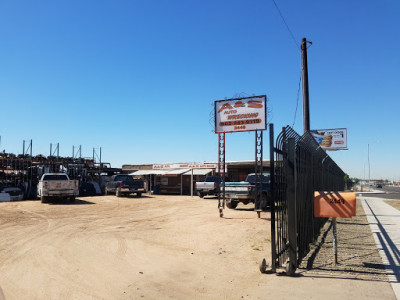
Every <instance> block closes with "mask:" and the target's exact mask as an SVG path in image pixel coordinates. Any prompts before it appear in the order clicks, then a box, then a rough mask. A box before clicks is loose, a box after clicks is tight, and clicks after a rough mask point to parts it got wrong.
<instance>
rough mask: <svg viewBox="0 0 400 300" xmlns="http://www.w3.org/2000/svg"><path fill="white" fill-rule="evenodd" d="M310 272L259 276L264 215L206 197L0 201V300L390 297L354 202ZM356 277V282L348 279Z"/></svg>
mask: <svg viewBox="0 0 400 300" xmlns="http://www.w3.org/2000/svg"><path fill="white" fill-rule="evenodd" d="M338 223H339V224H338V232H339V262H340V265H339V266H333V265H332V263H330V261H331V259H332V249H331V243H330V242H331V237H330V234H331V231H327V232H328V233H327V236H326V239H325V243H323V244H322V246H321V249H320V251H319V253H318V255H317V256H316V259H315V260H314V263H313V269H312V270H311V271H308V270H307V269H306V268H305V267H303V268H302V269H299V270H298V272H297V274H298V276H296V277H286V276H276V275H266V274H261V273H260V272H259V269H258V265H259V263H260V262H261V260H262V259H263V258H266V259H267V261H268V262H270V260H271V258H270V257H271V256H270V253H271V250H270V230H269V229H270V215H269V213H263V214H262V216H261V219H258V218H257V214H256V213H255V212H254V211H253V210H252V207H251V206H238V209H236V210H229V209H226V210H225V213H224V218H219V213H218V209H217V200H216V199H207V198H206V199H200V198H198V197H193V198H191V197H188V196H160V195H151V196H149V195H147V196H144V197H142V198H136V197H132V198H116V197H115V196H100V197H86V198H80V199H78V200H77V202H76V204H69V203H54V204H42V203H40V201H21V202H4V203H0V233H1V235H0V299H2V298H3V299H4V298H6V299H143V298H144V299H146V298H147V299H266V298H268V299H269V298H272V299H274V298H281V299H306V298H307V299H310V298H318V299H319V298H326V299H341V300H342V299H344V298H346V299H351V298H355V299H373V300H375V299H395V298H394V294H393V291H392V289H391V287H390V284H389V283H388V282H386V277H385V275H384V270H383V268H381V260H380V257H379V256H378V254H377V250H376V247H375V246H374V241H373V238H372V235H371V232H370V231H369V227H368V225H367V223H366V219H365V216H364V214H363V211H362V208H361V207H358V216H357V217H356V218H353V219H351V220H343V221H339V222H338ZM349 279H350V280H349ZM354 279H359V280H354Z"/></svg>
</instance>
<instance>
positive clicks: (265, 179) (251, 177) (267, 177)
mask: <svg viewBox="0 0 400 300" xmlns="http://www.w3.org/2000/svg"><path fill="white" fill-rule="evenodd" d="M269 181H270V175H269V174H263V175H262V182H263V183H269ZM247 182H249V183H251V184H254V183H256V175H254V174H253V175H249V176H247Z"/></svg>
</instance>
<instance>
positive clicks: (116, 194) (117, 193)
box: [115, 189, 121, 197]
mask: <svg viewBox="0 0 400 300" xmlns="http://www.w3.org/2000/svg"><path fill="white" fill-rule="evenodd" d="M115 196H117V197H121V190H120V189H116V190H115Z"/></svg>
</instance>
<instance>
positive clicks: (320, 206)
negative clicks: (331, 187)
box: [314, 191, 356, 218]
mask: <svg viewBox="0 0 400 300" xmlns="http://www.w3.org/2000/svg"><path fill="white" fill-rule="evenodd" d="M355 215H356V193H347V192H346V193H345V192H321V191H319V192H314V216H315V217H317V218H319V217H322V218H351V217H353V216H355Z"/></svg>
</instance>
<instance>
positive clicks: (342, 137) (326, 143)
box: [310, 128, 347, 150]
mask: <svg viewBox="0 0 400 300" xmlns="http://www.w3.org/2000/svg"><path fill="white" fill-rule="evenodd" d="M310 133H311V134H312V136H313V137H314V139H315V140H316V141H317V143H318V145H320V146H321V148H322V149H324V150H347V128H338V129H316V130H310Z"/></svg>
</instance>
